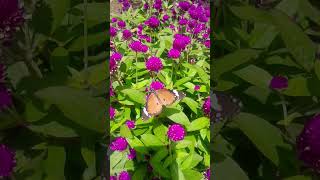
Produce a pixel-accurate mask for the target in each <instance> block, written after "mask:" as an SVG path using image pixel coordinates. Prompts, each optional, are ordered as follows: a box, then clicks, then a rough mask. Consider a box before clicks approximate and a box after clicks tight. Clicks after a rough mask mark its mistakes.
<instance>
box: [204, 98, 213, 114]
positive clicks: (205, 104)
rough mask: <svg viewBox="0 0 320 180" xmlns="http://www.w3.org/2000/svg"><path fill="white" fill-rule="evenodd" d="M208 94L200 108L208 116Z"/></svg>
mask: <svg viewBox="0 0 320 180" xmlns="http://www.w3.org/2000/svg"><path fill="white" fill-rule="evenodd" d="M210 104H211V102H210V96H209V97H207V99H206V100H205V101H204V103H203V105H202V109H203V112H204V114H205V115H207V116H210V107H211V106H210Z"/></svg>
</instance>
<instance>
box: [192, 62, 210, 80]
mask: <svg viewBox="0 0 320 180" xmlns="http://www.w3.org/2000/svg"><path fill="white" fill-rule="evenodd" d="M194 68H195V69H196V70H197V73H198V75H199V77H200V78H201V80H202V82H203V83H205V84H208V83H209V74H208V73H206V72H205V71H204V70H203V69H202V68H201V67H200V66H198V65H196V64H195V65H194Z"/></svg>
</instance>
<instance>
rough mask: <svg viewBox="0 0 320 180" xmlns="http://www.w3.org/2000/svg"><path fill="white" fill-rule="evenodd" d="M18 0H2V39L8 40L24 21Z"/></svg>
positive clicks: (0, 9) (0, 6) (0, 10)
mask: <svg viewBox="0 0 320 180" xmlns="http://www.w3.org/2000/svg"><path fill="white" fill-rule="evenodd" d="M23 13H24V11H23V9H21V8H20V7H19V2H18V0H0V41H1V40H3V41H7V40H10V39H11V38H12V35H13V33H14V32H16V30H17V29H18V28H19V26H21V25H22V24H23V22H24V20H25V19H24V17H23Z"/></svg>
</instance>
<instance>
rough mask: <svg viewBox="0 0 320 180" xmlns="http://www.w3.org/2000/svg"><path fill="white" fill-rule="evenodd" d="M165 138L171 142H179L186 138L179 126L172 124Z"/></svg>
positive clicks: (183, 130)
mask: <svg viewBox="0 0 320 180" xmlns="http://www.w3.org/2000/svg"><path fill="white" fill-rule="evenodd" d="M167 136H168V138H169V139H170V140H171V141H175V142H176V141H181V140H183V139H184V137H185V136H186V131H185V129H184V128H183V127H182V126H181V125H180V124H173V125H170V126H169V129H168V132H167Z"/></svg>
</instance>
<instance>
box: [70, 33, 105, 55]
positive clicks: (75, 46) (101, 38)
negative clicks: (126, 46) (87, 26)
mask: <svg viewBox="0 0 320 180" xmlns="http://www.w3.org/2000/svg"><path fill="white" fill-rule="evenodd" d="M106 41H107V34H106V33H105V32H101V33H97V34H89V35H88V42H87V43H88V44H87V45H88V47H92V46H96V45H101V44H102V43H104V42H106ZM83 42H84V37H83V36H81V37H78V38H77V39H75V40H73V41H72V42H71V45H70V46H69V48H68V49H69V51H82V50H83V48H84V43H83Z"/></svg>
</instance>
